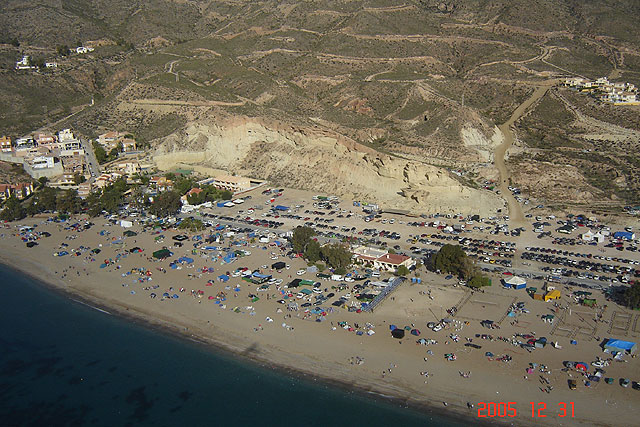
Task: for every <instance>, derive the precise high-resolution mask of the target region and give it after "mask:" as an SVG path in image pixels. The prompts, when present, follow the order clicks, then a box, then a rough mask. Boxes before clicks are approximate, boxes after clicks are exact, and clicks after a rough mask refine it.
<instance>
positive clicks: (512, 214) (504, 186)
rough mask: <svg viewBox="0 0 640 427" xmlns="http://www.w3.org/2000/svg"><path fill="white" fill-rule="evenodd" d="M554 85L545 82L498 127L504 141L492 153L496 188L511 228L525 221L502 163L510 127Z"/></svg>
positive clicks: (508, 141)
mask: <svg viewBox="0 0 640 427" xmlns="http://www.w3.org/2000/svg"><path fill="white" fill-rule="evenodd" d="M555 83H556V81H555V80H553V81H549V82H545V83H544V84H543V85H542V86H539V87H537V88H536V90H535V91H534V92H533V95H531V96H530V97H529V98H528V99H527V100H526V101H524V102H523V103H522V104H520V105H519V106H518V108H516V109H515V111H514V112H513V114H511V117H510V118H509V120H507V121H506V122H505V123H504V124H502V125H500V126H498V128H499V129H500V132H502V134H503V135H504V141H503V142H502V144H500V145H499V146H498V148H496V150H495V152H494V164H495V167H496V168H497V169H498V172H499V173H500V181H499V185H498V188H500V193H501V194H502V197H503V198H504V199H505V201H506V202H507V206H508V207H509V222H510V223H511V225H512V226H515V227H520V226H522V225H524V223H525V221H524V213H523V212H522V206H520V203H518V201H517V200H516V199H515V197H514V196H513V194H512V193H511V191H509V171H508V170H507V166H506V164H505V162H504V155H505V153H506V152H507V150H508V149H509V147H511V145H512V144H513V138H514V135H513V131H512V130H511V126H513V124H514V123H515V122H516V121H517V120H518V119H519V118H520V117H521V116H522V115H523V114H524V113H525V112H526V111H527V110H528V109H529V107H531V106H532V105H533V104H535V103H536V102H537V101H538V100H539V99H540V98H542V97H543V96H544V94H545V93H547V90H549V88H550V87H551V86H553V85H554V84H555ZM512 228H513V227H512Z"/></svg>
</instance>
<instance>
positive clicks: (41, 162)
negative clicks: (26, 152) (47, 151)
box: [30, 156, 55, 169]
mask: <svg viewBox="0 0 640 427" xmlns="http://www.w3.org/2000/svg"><path fill="white" fill-rule="evenodd" d="M30 163H31V167H32V168H34V169H47V168H53V166H54V164H55V158H54V157H53V156H38V157H34V158H33V159H31V161H30Z"/></svg>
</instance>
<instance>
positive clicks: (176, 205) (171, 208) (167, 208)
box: [149, 190, 182, 217]
mask: <svg viewBox="0 0 640 427" xmlns="http://www.w3.org/2000/svg"><path fill="white" fill-rule="evenodd" d="M181 205H182V203H181V202H180V194H178V193H177V192H176V191H175V190H171V191H165V192H164V193H160V194H158V195H157V196H156V197H155V199H154V200H153V203H152V204H151V207H150V208H149V211H150V212H151V213H152V214H154V215H156V216H158V217H165V216H168V215H172V214H175V213H176V212H177V211H178V210H179V209H180V206H181Z"/></svg>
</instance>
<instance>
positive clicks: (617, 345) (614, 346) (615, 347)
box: [603, 338, 638, 353]
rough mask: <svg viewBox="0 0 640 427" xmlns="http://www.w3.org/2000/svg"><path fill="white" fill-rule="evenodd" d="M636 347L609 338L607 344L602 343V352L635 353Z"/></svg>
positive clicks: (632, 344) (634, 344)
mask: <svg viewBox="0 0 640 427" xmlns="http://www.w3.org/2000/svg"><path fill="white" fill-rule="evenodd" d="M637 347H638V346H637V345H636V343H634V342H631V341H622V340H617V339H614V338H609V339H608V340H607V342H605V343H604V346H603V348H604V351H607V352H611V351H620V352H627V353H635V351H636V349H637Z"/></svg>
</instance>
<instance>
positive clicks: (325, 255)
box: [320, 243, 351, 271]
mask: <svg viewBox="0 0 640 427" xmlns="http://www.w3.org/2000/svg"><path fill="white" fill-rule="evenodd" d="M320 252H321V254H322V260H323V261H325V262H326V263H327V264H328V265H330V266H331V267H333V268H334V269H335V270H340V271H345V270H346V268H347V267H349V266H350V265H351V251H349V249H347V247H346V246H344V245H341V244H339V243H335V244H332V245H324V246H323V247H322V248H321V249H320Z"/></svg>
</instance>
